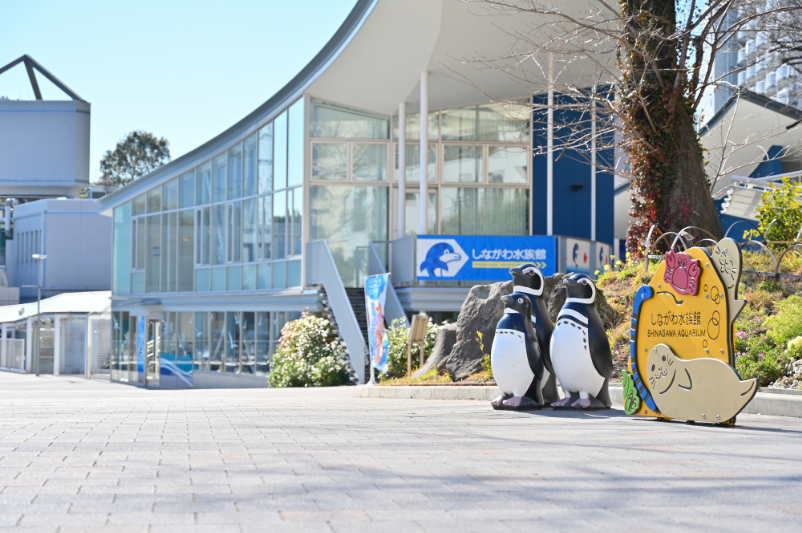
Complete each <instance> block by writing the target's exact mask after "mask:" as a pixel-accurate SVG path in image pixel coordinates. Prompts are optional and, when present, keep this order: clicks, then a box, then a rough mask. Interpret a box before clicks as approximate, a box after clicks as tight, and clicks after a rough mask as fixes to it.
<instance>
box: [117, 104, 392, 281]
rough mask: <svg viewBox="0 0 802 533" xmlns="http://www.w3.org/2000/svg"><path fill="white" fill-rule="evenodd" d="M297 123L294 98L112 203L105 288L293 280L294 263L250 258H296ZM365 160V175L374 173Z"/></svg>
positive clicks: (299, 220)
mask: <svg viewBox="0 0 802 533" xmlns="http://www.w3.org/2000/svg"><path fill="white" fill-rule="evenodd" d="M303 125H304V103H303V99H301V100H298V101H297V102H296V103H294V104H293V105H292V106H290V108H289V109H287V110H285V111H284V112H283V113H281V114H280V115H279V116H278V117H276V119H275V120H273V121H271V122H269V123H267V124H265V125H264V126H262V127H261V128H260V129H259V131H257V132H255V133H253V134H252V135H250V136H248V137H246V138H245V139H243V140H242V141H238V142H236V143H234V144H233V145H232V146H230V147H228V148H227V149H226V150H223V151H221V152H220V153H219V154H217V155H215V156H214V157H212V158H210V159H209V160H206V161H203V162H201V163H200V164H199V165H198V166H197V167H196V168H194V169H192V170H190V171H189V172H185V173H183V174H181V175H180V176H178V177H176V178H173V179H170V180H168V181H166V182H165V183H163V184H162V185H161V186H159V187H155V188H153V189H150V190H149V191H147V192H145V193H143V194H141V195H139V196H138V197H136V198H134V199H133V200H132V201H131V202H128V203H125V204H123V205H121V206H119V207H117V208H115V210H114V282H113V290H114V293H115V294H143V293H175V292H191V291H197V292H207V291H241V290H255V289H273V288H275V289H283V288H286V287H297V286H300V284H301V280H300V277H299V276H298V275H297V274H298V273H299V272H300V268H299V267H296V266H290V267H287V266H279V265H277V266H273V265H272V264H271V265H270V266H262V267H261V268H259V265H258V263H265V262H269V263H274V262H276V261H281V262H283V261H291V262H292V263H293V265H295V263H296V262H299V261H300V258H301V254H302V241H303V233H302V232H303V213H304V208H303V190H302V183H303V152H304V150H303V142H304V131H303ZM366 157H367V159H366V161H367V162H366V170H365V172H377V171H376V169H375V166H376V161H375V160H371V159H370V156H366ZM371 164H373V167H370V165H371ZM267 270H269V271H270V272H271V274H270V275H268V276H264V275H262V276H259V272H260V271H261V272H262V274H264V272H265V271H267ZM288 276H289V277H288Z"/></svg>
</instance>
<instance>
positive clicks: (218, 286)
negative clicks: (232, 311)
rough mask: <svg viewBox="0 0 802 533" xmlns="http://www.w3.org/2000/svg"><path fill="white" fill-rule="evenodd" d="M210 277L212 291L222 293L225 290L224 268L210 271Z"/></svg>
mask: <svg viewBox="0 0 802 533" xmlns="http://www.w3.org/2000/svg"><path fill="white" fill-rule="evenodd" d="M211 277H212V290H213V291H224V290H226V268H225V267H216V268H213V269H212V270H211Z"/></svg>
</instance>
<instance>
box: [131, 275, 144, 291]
mask: <svg viewBox="0 0 802 533" xmlns="http://www.w3.org/2000/svg"><path fill="white" fill-rule="evenodd" d="M144 292H145V273H144V272H136V273H134V274H131V294H142V293H144Z"/></svg>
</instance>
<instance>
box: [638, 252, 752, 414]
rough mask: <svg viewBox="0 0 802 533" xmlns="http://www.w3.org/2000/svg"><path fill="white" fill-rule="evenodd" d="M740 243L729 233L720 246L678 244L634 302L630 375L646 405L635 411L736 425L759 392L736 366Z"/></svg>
mask: <svg viewBox="0 0 802 533" xmlns="http://www.w3.org/2000/svg"><path fill="white" fill-rule="evenodd" d="M740 275H741V250H740V248H739V247H738V244H737V243H736V242H735V241H733V240H732V239H728V238H727V239H722V240H721V241H719V243H718V244H717V245H716V247H715V249H714V250H713V252H710V251H708V250H707V249H705V248H691V249H689V250H686V251H685V252H682V253H677V252H675V251H673V250H671V251H669V252H668V253H666V255H665V261H664V262H663V263H662V264H661V265H660V266H659V267H658V268H657V271H656V272H655V274H654V277H653V278H652V280H651V281H650V282H649V284H648V285H644V286H642V287H641V288H640V289H639V290H638V292H637V293H636V295H635V302H634V304H633V308H632V330H631V341H630V364H629V370H630V374H629V375H628V376H625V378H624V380H625V382H626V381H628V379H631V380H632V381H633V382H634V384H635V388H636V389H637V393H638V396H639V397H640V405H639V406H638V407H637V409H634V410H633V407H634V404H633V402H632V401H629V402H628V403H627V405H626V406H625V407H626V408H627V412H628V413H629V411H633V412H632V413H629V414H633V415H639V416H658V417H661V418H669V419H671V418H674V419H680V420H692V421H703V422H717V423H721V424H732V423H734V422H735V417H736V416H737V414H738V413H740V412H741V410H742V409H743V408H744V407H745V406H746V404H748V403H749V401H750V400H751V399H752V398H753V397H754V395H755V393H756V392H757V389H758V386H757V380H746V381H744V380H741V378H740V376H739V375H738V373H737V371H736V370H735V356H734V349H733V337H734V331H733V327H734V322H735V318H736V317H737V316H738V313H739V312H740V311H741V309H743V306H744V302H743V300H738V293H737V291H738V281H739V280H740Z"/></svg>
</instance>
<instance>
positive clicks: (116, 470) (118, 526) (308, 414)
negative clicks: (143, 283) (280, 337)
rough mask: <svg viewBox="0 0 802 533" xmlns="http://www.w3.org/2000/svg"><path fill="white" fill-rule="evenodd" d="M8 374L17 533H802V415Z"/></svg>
mask: <svg viewBox="0 0 802 533" xmlns="http://www.w3.org/2000/svg"><path fill="white" fill-rule="evenodd" d="M359 392H360V391H359V388H357V387H350V388H338V389H327V390H308V389H307V390H266V389H265V390H263V389H257V390H254V389H251V390H242V389H239V390H194V391H176V392H161V391H149V390H141V389H137V388H134V387H129V386H125V385H119V384H110V383H108V382H103V381H99V380H93V381H86V380H84V379H82V378H64V377H62V378H54V377H42V378H35V377H33V376H25V375H17V374H11V373H2V372H0V405H1V406H2V408H1V409H0V487H1V488H2V492H0V531H15V532H17V531H19V532H22V531H37V532H38V531H42V532H52V533H55V532H60V533H64V532H83V531H106V532H153V533H156V532H165V531H179V532H181V533H190V532H195V531H204V532H206V531H208V532H215V533H217V532H223V533H224V532H229V531H231V532H250V531H254V532H256V531H258V532H283V531H293V532H351V531H354V532H359V531H377V532H389V533H393V532H407V531H435V532H439V531H454V532H459V533H469V532H474V531H475V532H481V533H488V532H496V531H499V532H502V531H504V532H507V531H522V532H523V531H526V532H530V531H549V532H552V531H653V532H662V531H681V530H683V531H687V530H689V529H696V530H706V531H727V532H730V531H750V530H751V531H755V530H758V531H760V530H771V531H800V529H802V490H800V489H802V483H801V482H800V481H801V480H802V461H800V455H802V421H801V420H799V419H795V418H776V417H767V416H759V415H744V416H741V417H740V419H739V427H736V428H721V427H711V426H702V425H696V426H692V425H687V424H682V423H666V422H656V421H652V420H643V419H633V418H629V417H626V416H625V415H624V414H623V413H622V412H621V411H613V412H608V413H602V414H599V413H597V414H574V413H557V412H552V411H544V412H542V413H539V414H522V413H508V412H494V411H493V410H491V409H490V407H489V406H488V405H487V404H486V403H485V402H475V401H419V400H388V399H365V398H360V397H359Z"/></svg>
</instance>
